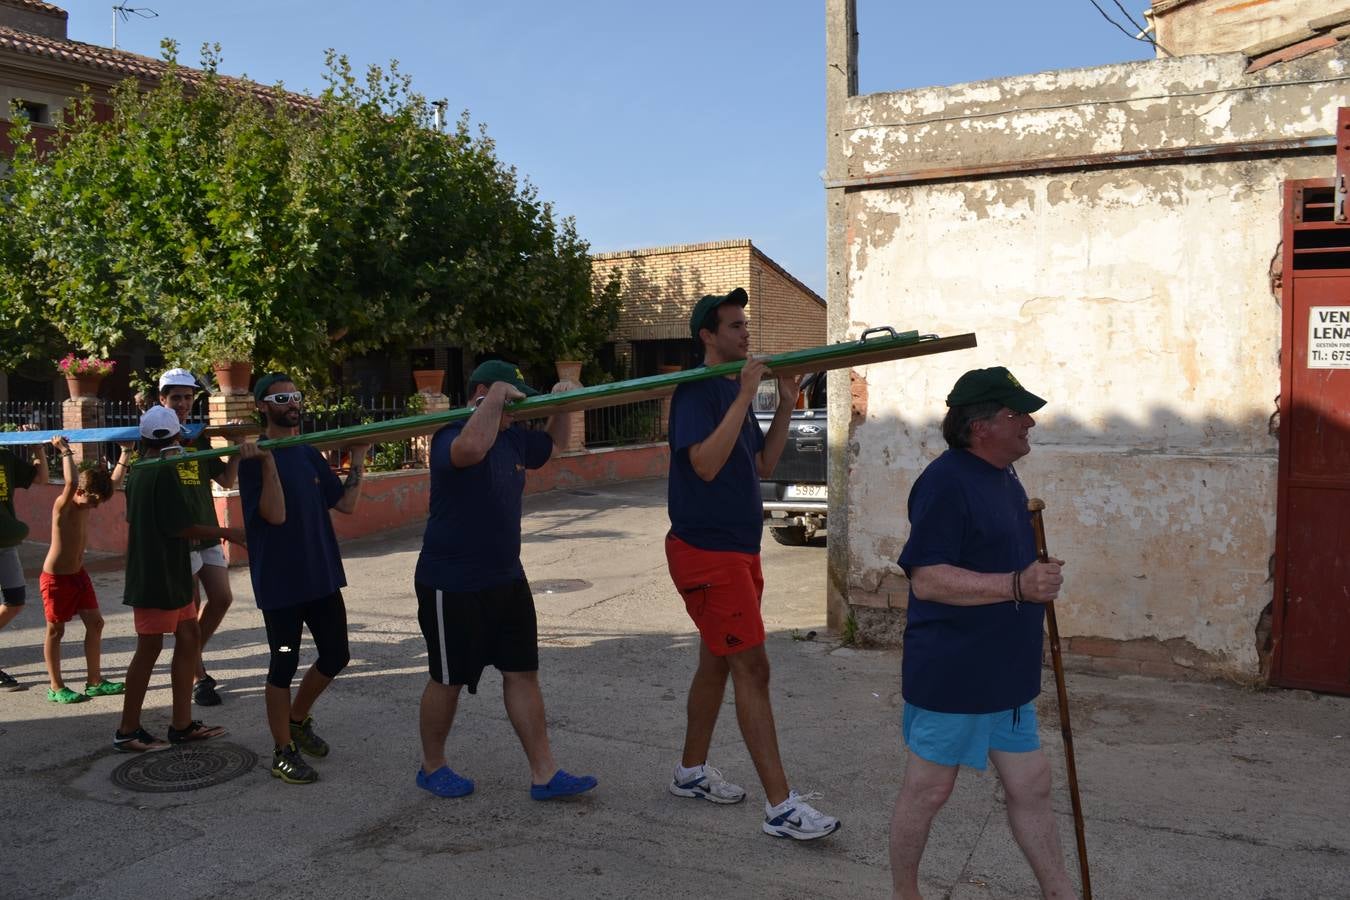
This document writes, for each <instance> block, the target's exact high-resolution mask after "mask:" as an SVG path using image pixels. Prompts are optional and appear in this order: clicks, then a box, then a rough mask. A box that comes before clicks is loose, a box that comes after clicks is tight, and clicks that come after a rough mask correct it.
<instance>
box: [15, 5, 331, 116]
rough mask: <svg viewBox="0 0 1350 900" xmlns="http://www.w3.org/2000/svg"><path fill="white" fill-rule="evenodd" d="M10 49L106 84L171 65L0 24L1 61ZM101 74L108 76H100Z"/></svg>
mask: <svg viewBox="0 0 1350 900" xmlns="http://www.w3.org/2000/svg"><path fill="white" fill-rule="evenodd" d="M4 2H13V0H0V3H4ZM26 2H27V0H26ZM32 2H36V0H32ZM7 52H8V53H17V54H20V55H22V56H28V57H32V58H34V59H48V60H53V61H55V62H60V63H66V64H68V65H71V66H75V67H78V68H80V69H85V70H87V71H88V72H89V75H90V80H92V81H98V82H102V83H107V84H112V83H115V82H118V81H121V80H123V79H124V78H141V79H146V80H149V81H155V80H157V79H159V78H160V76H162V75H163V74H164V73H165V71H167V70H168V68H169V64H168V63H166V62H165V61H164V60H162V59H153V58H152V57H149V56H142V55H141V54H139V53H131V52H129V51H126V50H114V49H113V48H111V47H100V46H99V45H97V44H85V43H82V42H80V41H62V40H57V39H55V38H48V37H42V36H41V35H37V34H30V33H28V32H26V31H19V30H17V29H14V28H6V27H4V26H0V61H3V58H4V56H5V55H6V53H7ZM180 71H181V72H182V75H183V77H184V78H186V79H188V80H189V81H191V80H194V79H195V78H197V77H199V76H200V74H201V73H200V71H199V70H197V69H192V68H189V67H187V66H183V67H181V69H180ZM98 75H103V76H105V77H103V78H98V77H97V76H98ZM220 78H221V81H222V82H224V83H226V84H231V85H235V86H238V87H244V88H247V89H249V90H251V91H253V92H254V93H256V94H257V95H258V96H260V97H263V98H264V99H271V98H272V97H273V92H272V89H271V88H269V87H268V86H267V85H263V84H259V83H258V82H255V81H248V80H245V79H242V78H232V77H230V76H228V75H222V76H221V77H220ZM286 97H287V100H288V101H289V102H290V103H291V105H292V106H295V107H300V108H314V107H317V106H318V101H317V100H315V99H314V98H312V97H309V96H306V95H304V94H297V93H293V92H291V91H287V92H286Z"/></svg>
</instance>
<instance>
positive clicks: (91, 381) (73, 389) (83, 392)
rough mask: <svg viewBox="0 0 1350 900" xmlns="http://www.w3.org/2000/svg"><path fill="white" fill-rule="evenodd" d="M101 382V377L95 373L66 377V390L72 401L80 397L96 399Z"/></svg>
mask: <svg viewBox="0 0 1350 900" xmlns="http://www.w3.org/2000/svg"><path fill="white" fill-rule="evenodd" d="M101 381H103V376H102V375H99V374H95V373H90V374H88V375H67V376H66V388H67V389H68V390H69V391H70V398H71V399H72V400H76V399H79V398H80V397H97V396H98V386H99V383H100V382H101Z"/></svg>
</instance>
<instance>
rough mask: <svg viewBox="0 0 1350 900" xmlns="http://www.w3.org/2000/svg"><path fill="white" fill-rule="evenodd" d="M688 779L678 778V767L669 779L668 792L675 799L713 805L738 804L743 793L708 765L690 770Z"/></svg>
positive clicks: (742, 798)
mask: <svg viewBox="0 0 1350 900" xmlns="http://www.w3.org/2000/svg"><path fill="white" fill-rule="evenodd" d="M692 771H693V773H694V774H692V775H691V776H690V777H688V778H685V779H681V778H680V767H679V766H676V767H675V774H674V776H672V777H671V779H670V792H671V793H672V794H674V795H675V796H676V797H697V798H700V799H703V800H710V801H712V802H713V803H740V802H741V801H742V800H744V799H745V791H744V790H742V789H741V788H740V787H738V786H737V785H734V784H732V783H731V782H730V781H727V780H726V779H724V778H723V777H722V773H721V772H719V771H717V770H716V769H714V768H713V767H712V766H710V765H708V764H706V763H705V764H703V765H701V766H698V767H697V768H695V769H693V770H692Z"/></svg>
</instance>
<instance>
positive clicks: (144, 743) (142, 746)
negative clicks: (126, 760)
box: [113, 728, 173, 753]
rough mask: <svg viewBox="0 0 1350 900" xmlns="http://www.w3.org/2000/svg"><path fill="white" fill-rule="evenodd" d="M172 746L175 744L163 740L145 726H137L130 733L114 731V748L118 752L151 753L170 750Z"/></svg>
mask: <svg viewBox="0 0 1350 900" xmlns="http://www.w3.org/2000/svg"><path fill="white" fill-rule="evenodd" d="M171 746H173V745H172V744H170V743H169V742H168V741H161V740H160V739H159V738H157V737H155V736H154V735H152V734H151V733H150V732H148V731H146V730H145V729H144V728H137V729H136V730H135V731H133V732H131V733H130V734H123V733H122V732H120V731H114V732H113V749H114V750H116V751H117V752H118V753H149V752H153V751H155V750H168V749H169V747H171Z"/></svg>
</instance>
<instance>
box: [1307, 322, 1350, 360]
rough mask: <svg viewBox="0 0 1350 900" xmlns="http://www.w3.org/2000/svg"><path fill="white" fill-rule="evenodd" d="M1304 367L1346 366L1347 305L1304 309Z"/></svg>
mask: <svg viewBox="0 0 1350 900" xmlns="http://www.w3.org/2000/svg"><path fill="white" fill-rule="evenodd" d="M1308 368H1310V369H1350V306H1314V307H1312V308H1311V309H1310V310H1309V311H1308Z"/></svg>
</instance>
